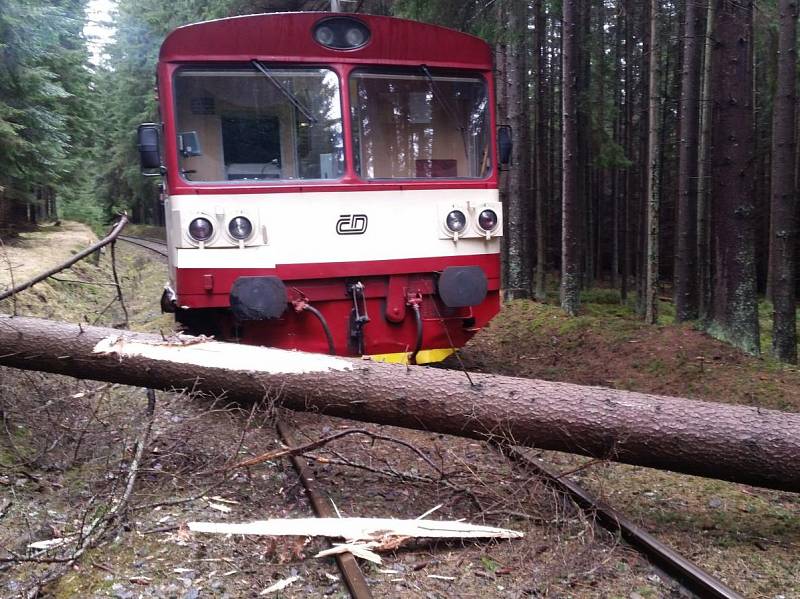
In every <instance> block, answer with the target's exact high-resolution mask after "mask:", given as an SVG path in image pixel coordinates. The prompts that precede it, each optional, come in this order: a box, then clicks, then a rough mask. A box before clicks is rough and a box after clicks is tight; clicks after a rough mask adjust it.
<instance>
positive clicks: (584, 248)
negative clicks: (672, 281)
mask: <svg viewBox="0 0 800 599" xmlns="http://www.w3.org/2000/svg"><path fill="white" fill-rule="evenodd" d="M593 4H594V2H593V1H592V0H586V1H584V2H579V3H578V6H579V10H578V34H577V39H578V43H577V46H576V48H577V53H576V56H577V60H578V67H577V73H578V74H577V102H578V104H577V106H578V116H577V122H578V152H577V156H578V195H577V197H578V206H579V210H580V214H581V220H580V231H581V233H580V234H581V240H580V247H579V250H580V253H581V260H582V266H583V268H582V271H581V286H582V287H583V288H585V289H588V288H589V287H591V286H592V283H593V282H594V281H593V277H594V252H593V250H592V248H593V247H594V239H593V232H594V231H593V229H594V220H593V219H594V210H593V208H594V206H593V196H594V190H593V186H592V112H593V110H592V109H593V106H592V103H591V100H590V95H591V83H592V70H591V63H592V52H591V50H592V43H591V38H592V37H593V36H592V7H593Z"/></svg>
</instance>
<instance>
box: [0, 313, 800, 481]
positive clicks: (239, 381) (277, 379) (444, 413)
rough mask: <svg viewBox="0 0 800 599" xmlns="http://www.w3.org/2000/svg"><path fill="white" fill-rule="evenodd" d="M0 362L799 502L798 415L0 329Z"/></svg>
mask: <svg viewBox="0 0 800 599" xmlns="http://www.w3.org/2000/svg"><path fill="white" fill-rule="evenodd" d="M0 364H2V365H6V366H13V367H16V368H23V369H27V370H40V371H45V372H53V373H58V374H66V375H69V376H74V377H79V378H90V379H97V380H102V381H112V382H118V383H124V384H129V385H139V386H147V387H156V388H161V389H183V388H191V389H193V390H195V391H201V392H203V393H209V394H214V395H220V394H224V395H225V396H226V397H228V398H230V399H232V400H253V399H260V398H262V397H264V396H265V395H267V394H270V393H273V394H276V395H278V394H279V399H278V402H279V403H280V405H282V406H284V407H286V408H289V409H292V410H299V411H315V412H320V413H324V414H328V415H332V416H340V417H344V418H351V419H354V420H362V421H365V422H375V423H379V424H391V425H394V426H402V427H406V428H412V429H419V430H426V431H432V432H438V433H447V434H452V435H459V436H462V437H470V438H475V439H487V438H493V439H495V440H497V439H502V440H506V441H508V442H509V443H514V444H518V445H527V446H532V447H539V448H543V449H555V450H560V451H568V452H572V453H578V454H583V455H588V456H594V457H600V458H607V459H609V460H613V461H618V462H625V463H628V464H636V465H640V466H648V467H652V468H660V469H665V470H673V471H676V472H683V473H687V474H695V475H700V476H706V477H710V478H718V479H723V480H729V481H734V482H740V483H747V484H751V485H756V486H762V487H769V488H775V489H784V490H789V491H800V414H793V413H784V412H778V411H774V410H765V409H760V408H754V407H746V406H734V405H727V404H718V403H710V402H702V401H693V400H688V399H680V398H674V397H660V396H654V395H645V394H641V393H632V392H629V391H617V390H612V389H604V388H599V387H582V386H578V385H571V384H566V383H552V382H546V381H539V380H529V379H520V378H512V377H504V376H491V375H477V374H473V375H471V377H472V380H473V381H474V382H475V384H474V385H471V384H470V382H469V381H468V380H467V378H466V377H465V376H464V374H463V373H461V372H457V371H448V370H440V369H434V368H425V367H414V366H412V367H406V366H398V365H391V364H381V363H377V362H371V361H367V360H358V359H346V358H337V357H332V356H324V355H316V354H304V353H301V352H288V351H282V350H277V349H270V348H258V347H251V346H244V345H235V344H230V343H219V342H214V341H208V340H204V339H202V338H193V337H176V338H174V339H171V340H164V339H163V338H162V337H160V336H158V335H149V334H139V333H128V332H125V333H120V331H117V330H114V329H106V328H99V327H87V326H79V325H72V324H65V323H60V322H54V321H48V320H41V319H35V318H27V317H0Z"/></svg>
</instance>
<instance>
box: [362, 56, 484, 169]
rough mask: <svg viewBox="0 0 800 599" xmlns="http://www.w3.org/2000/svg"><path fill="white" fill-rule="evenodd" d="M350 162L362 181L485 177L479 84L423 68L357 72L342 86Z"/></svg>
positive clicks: (474, 78)
mask: <svg viewBox="0 0 800 599" xmlns="http://www.w3.org/2000/svg"><path fill="white" fill-rule="evenodd" d="M349 93H350V106H351V122H352V136H353V146H354V147H353V155H354V166H355V171H356V174H357V175H358V176H360V177H362V178H364V179H370V180H386V179H417V180H420V179H423V180H424V179H485V178H486V177H488V176H490V175H491V174H492V148H491V136H490V130H491V118H490V114H489V91H488V86H487V83H486V80H485V78H484V77H483V76H481V75H480V74H478V73H475V74H473V73H463V72H460V73H451V72H442V71H438V70H437V71H434V72H431V71H430V70H429V69H427V68H426V67H424V66H422V67H419V68H414V69H407V68H359V69H356V70H354V71H353V72H352V73H351V75H350V81H349Z"/></svg>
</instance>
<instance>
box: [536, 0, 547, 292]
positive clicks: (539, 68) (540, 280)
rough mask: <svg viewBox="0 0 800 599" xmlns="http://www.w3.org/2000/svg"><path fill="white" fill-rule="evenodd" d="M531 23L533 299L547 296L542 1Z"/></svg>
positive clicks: (545, 88)
mask: <svg viewBox="0 0 800 599" xmlns="http://www.w3.org/2000/svg"><path fill="white" fill-rule="evenodd" d="M534 11H535V12H534V19H535V20H534V22H535V24H534V27H535V31H536V43H535V47H534V52H535V59H536V60H535V65H536V83H537V89H536V129H535V133H536V144H535V146H534V152H533V155H534V169H535V170H536V272H535V274H534V295H535V297H536V299H537V301H540V302H544V301H546V300H547V287H546V276H547V209H546V204H545V203H546V201H547V196H548V188H547V185H546V180H547V131H546V129H545V126H546V122H547V121H546V118H545V101H546V99H547V98H546V95H545V92H546V90H547V84H546V81H545V79H546V77H545V75H546V72H547V66H546V64H545V63H546V61H545V53H546V47H547V27H546V23H545V13H544V2H536V3H535V5H534Z"/></svg>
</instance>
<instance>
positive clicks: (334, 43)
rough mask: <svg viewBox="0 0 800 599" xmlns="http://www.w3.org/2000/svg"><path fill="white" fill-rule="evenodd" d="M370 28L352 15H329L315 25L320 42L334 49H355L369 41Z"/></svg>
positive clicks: (316, 38) (315, 35) (318, 41)
mask: <svg viewBox="0 0 800 599" xmlns="http://www.w3.org/2000/svg"><path fill="white" fill-rule="evenodd" d="M369 35H370V34H369V28H367V26H366V25H365V24H364V23H362V22H361V21H359V20H358V19H353V18H351V17H327V18H325V19H322V20H321V21H320V22H318V23H317V24H316V26H315V27H314V32H313V37H314V41H315V42H317V43H318V44H320V45H322V46H325V47H326V48H330V49H332V50H355V49H357V48H361V47H363V46H365V45H366V44H367V42H369Z"/></svg>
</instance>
